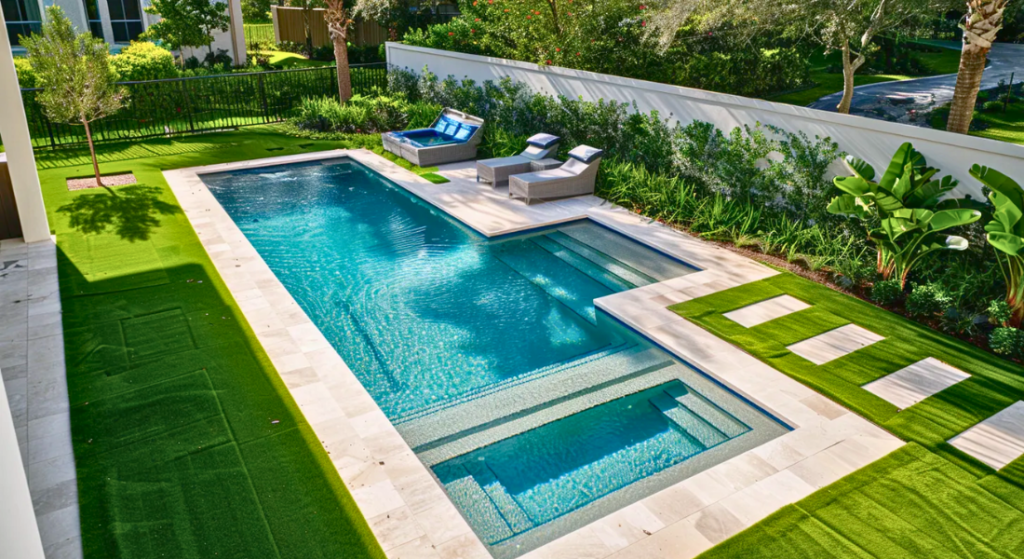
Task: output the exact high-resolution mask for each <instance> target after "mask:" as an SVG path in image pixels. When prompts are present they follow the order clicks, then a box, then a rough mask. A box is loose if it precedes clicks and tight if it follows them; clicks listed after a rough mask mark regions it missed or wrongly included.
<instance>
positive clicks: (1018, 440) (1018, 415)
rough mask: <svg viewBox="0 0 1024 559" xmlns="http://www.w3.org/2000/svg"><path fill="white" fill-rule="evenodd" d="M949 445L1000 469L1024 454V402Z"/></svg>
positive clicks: (982, 423)
mask: <svg viewBox="0 0 1024 559" xmlns="http://www.w3.org/2000/svg"><path fill="white" fill-rule="evenodd" d="M949 444H951V445H953V446H955V447H957V448H958V449H960V450H962V451H964V452H966V453H967V454H970V455H971V456H973V457H974V458H977V459H978V460H981V461H982V462H984V463H986V464H988V465H989V466H992V467H993V468H995V469H997V470H999V469H1001V468H1003V467H1005V466H1006V465H1007V464H1009V463H1010V462H1013V461H1014V460H1016V459H1017V458H1019V457H1020V456H1022V455H1024V402H1015V403H1014V404H1013V405H1011V406H1010V407H1008V408H1006V409H1004V410H1003V411H1001V412H999V413H997V414H995V415H993V416H992V417H990V418H988V419H986V420H984V421H982V422H981V423H978V424H977V425H975V426H974V427H971V428H970V429H968V430H966V431H964V432H963V433H960V434H959V435H957V436H955V437H953V438H952V439H950V440H949Z"/></svg>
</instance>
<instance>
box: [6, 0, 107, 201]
mask: <svg viewBox="0 0 1024 559" xmlns="http://www.w3.org/2000/svg"><path fill="white" fill-rule="evenodd" d="M21 44H22V46H24V47H25V50H27V51H28V57H29V60H31V62H32V67H33V68H34V69H35V73H36V80H37V86H38V87H41V88H42V91H40V92H39V93H38V94H37V95H36V100H37V101H38V102H39V104H40V105H42V107H43V111H44V112H45V113H46V116H47V118H49V119H50V120H51V121H53V122H64V123H68V124H75V125H81V126H84V127H85V138H86V140H87V141H88V142H89V153H90V155H91V156H92V169H93V172H94V173H95V175H96V185H97V186H103V179H102V178H101V177H100V166H99V163H98V162H97V161H96V147H95V146H94V145H93V141H92V131H91V130H90V128H89V123H90V122H92V121H94V120H96V119H99V118H103V117H105V116H107V115H109V114H111V113H113V112H115V111H117V110H118V109H120V108H121V107H122V105H123V103H124V99H125V96H126V95H127V92H126V91H125V90H124V88H121V87H118V86H117V84H116V82H117V76H116V74H115V73H114V72H113V71H112V70H111V69H110V62H109V60H110V57H109V54H108V50H107V49H108V47H107V43H106V42H104V41H103V39H101V38H94V37H93V36H92V34H91V33H88V32H86V33H82V34H76V33H75V30H74V28H73V27H72V26H71V21H70V20H68V18H67V17H65V16H64V12H63V11H62V10H61V9H60V7H58V6H50V7H49V8H47V9H46V23H45V24H43V33H42V35H36V34H33V35H31V36H30V37H23V38H22V40H21Z"/></svg>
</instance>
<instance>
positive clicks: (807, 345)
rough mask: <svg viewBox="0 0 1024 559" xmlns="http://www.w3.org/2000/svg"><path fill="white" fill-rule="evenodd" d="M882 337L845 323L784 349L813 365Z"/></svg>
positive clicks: (837, 356)
mask: <svg viewBox="0 0 1024 559" xmlns="http://www.w3.org/2000/svg"><path fill="white" fill-rule="evenodd" d="M882 339H884V338H882V337H881V336H879V335H878V334H875V333H874V332H871V331H869V330H866V329H864V328H861V327H860V326H857V325H856V324H847V325H846V326H840V327H839V328H836V329H835V330H830V331H828V332H825V333H824V334H819V335H817V336H814V337H813V338H808V339H806V340H804V341H802V342H797V343H795V344H793V345H791V346H789V347H787V348H786V349H788V350H790V351H792V352H793V353H795V354H797V355H799V356H800V357H803V358H804V359H806V360H808V361H810V362H811V363H814V364H815V365H823V364H825V363H828V362H829V361H832V360H834V359H839V358H840V357H842V356H844V355H847V354H849V353H853V352H854V351H857V350H858V349H861V348H863V347H867V346H869V345H871V344H873V343H875V342H877V341H880V340H882Z"/></svg>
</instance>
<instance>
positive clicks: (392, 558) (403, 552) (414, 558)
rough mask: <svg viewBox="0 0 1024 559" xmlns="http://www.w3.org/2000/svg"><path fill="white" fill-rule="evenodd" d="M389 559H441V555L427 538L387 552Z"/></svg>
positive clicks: (418, 539) (421, 538) (417, 539)
mask: <svg viewBox="0 0 1024 559" xmlns="http://www.w3.org/2000/svg"><path fill="white" fill-rule="evenodd" d="M385 554H386V555H387V556H388V559H440V557H441V555H440V554H439V553H438V552H437V549H435V548H434V545H433V544H432V543H430V540H429V539H427V537H426V536H421V537H419V538H416V539H415V540H412V541H410V542H408V543H406V544H403V545H401V546H398V547H396V548H393V549H391V550H390V551H385Z"/></svg>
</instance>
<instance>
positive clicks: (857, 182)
mask: <svg viewBox="0 0 1024 559" xmlns="http://www.w3.org/2000/svg"><path fill="white" fill-rule="evenodd" d="M832 182H833V183H835V185H836V188H838V189H839V190H842V191H843V192H845V193H847V194H853V195H854V196H870V195H873V194H874V192H875V188H874V185H872V184H871V183H869V182H867V181H866V180H864V179H862V178H860V177H836V178H835V179H833V180H832Z"/></svg>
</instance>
